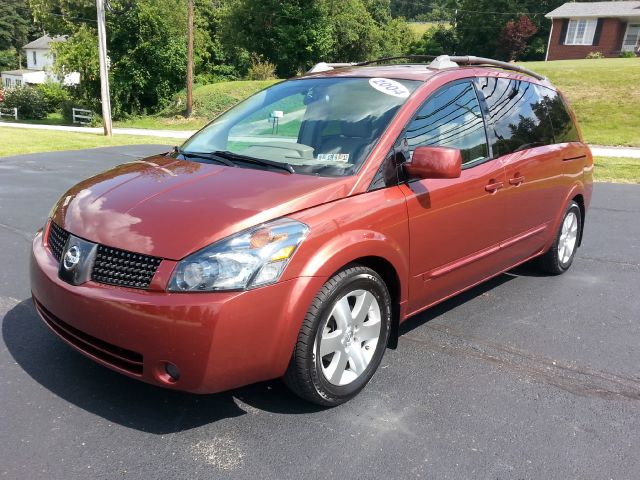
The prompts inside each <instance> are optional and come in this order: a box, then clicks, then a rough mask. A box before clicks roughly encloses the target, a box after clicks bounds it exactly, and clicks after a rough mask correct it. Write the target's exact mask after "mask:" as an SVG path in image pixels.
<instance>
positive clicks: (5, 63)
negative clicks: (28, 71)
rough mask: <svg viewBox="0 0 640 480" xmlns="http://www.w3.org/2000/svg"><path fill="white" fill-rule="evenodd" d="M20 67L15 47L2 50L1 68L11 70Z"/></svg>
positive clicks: (0, 57)
mask: <svg viewBox="0 0 640 480" xmlns="http://www.w3.org/2000/svg"><path fill="white" fill-rule="evenodd" d="M17 67H18V52H16V49H15V48H13V47H12V48H8V49H6V50H0V69H1V70H11V69H12V68H17Z"/></svg>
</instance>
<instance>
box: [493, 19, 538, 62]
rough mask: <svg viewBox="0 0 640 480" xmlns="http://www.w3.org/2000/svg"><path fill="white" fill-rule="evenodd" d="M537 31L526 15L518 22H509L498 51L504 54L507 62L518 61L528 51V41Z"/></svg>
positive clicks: (503, 31)
mask: <svg viewBox="0 0 640 480" xmlns="http://www.w3.org/2000/svg"><path fill="white" fill-rule="evenodd" d="M537 31H538V29H537V28H536V26H535V25H534V24H533V23H532V22H531V20H530V19H529V17H527V16H526V15H522V16H521V17H520V18H519V19H518V20H516V21H514V20H509V21H508V22H507V24H506V25H505V26H504V28H503V29H502V33H501V34H500V42H499V47H498V51H500V52H502V53H503V55H504V56H505V57H506V58H507V60H509V61H513V60H516V59H517V58H518V57H520V55H522V54H523V53H524V51H525V50H526V48H527V40H528V39H529V38H530V37H531V36H533V35H534V34H535V33H536V32H537Z"/></svg>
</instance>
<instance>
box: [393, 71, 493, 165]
mask: <svg viewBox="0 0 640 480" xmlns="http://www.w3.org/2000/svg"><path fill="white" fill-rule="evenodd" d="M405 138H406V140H407V143H408V146H409V152H411V154H412V153H413V151H414V150H415V149H416V148H417V147H421V146H439V147H450V148H457V149H459V150H460V151H461V154H462V162H463V164H470V163H472V162H476V161H479V160H482V159H484V158H486V157H487V156H488V149H487V137H486V133H485V129H484V121H483V119H482V111H481V110H480V104H479V103H478V98H477V96H476V92H475V89H474V88H473V85H472V84H471V82H461V83H456V84H454V85H449V86H446V87H443V88H441V89H440V90H438V91H437V92H436V93H434V94H433V95H431V96H430V97H429V98H428V99H427V101H426V102H425V103H424V105H423V106H422V107H421V108H420V110H419V111H418V114H417V115H416V117H415V118H414V119H413V120H412V121H411V123H409V125H408V126H407V129H406V132H405Z"/></svg>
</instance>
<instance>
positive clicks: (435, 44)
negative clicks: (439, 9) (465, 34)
mask: <svg viewBox="0 0 640 480" xmlns="http://www.w3.org/2000/svg"><path fill="white" fill-rule="evenodd" d="M457 48H458V37H457V35H456V30H455V29H454V28H453V27H451V26H447V25H437V26H435V27H431V28H429V29H427V31H426V32H424V35H422V38H421V39H420V40H418V41H416V42H414V43H413V44H412V45H411V47H410V50H411V53H412V54H415V55H443V54H446V55H453V54H455V53H456V49H457Z"/></svg>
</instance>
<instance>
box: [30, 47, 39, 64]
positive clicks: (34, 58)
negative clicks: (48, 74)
mask: <svg viewBox="0 0 640 480" xmlns="http://www.w3.org/2000/svg"><path fill="white" fill-rule="evenodd" d="M31 53H32V54H33V64H34V65H37V64H38V57H37V55H36V51H35V50H34V51H33V52H31Z"/></svg>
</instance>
